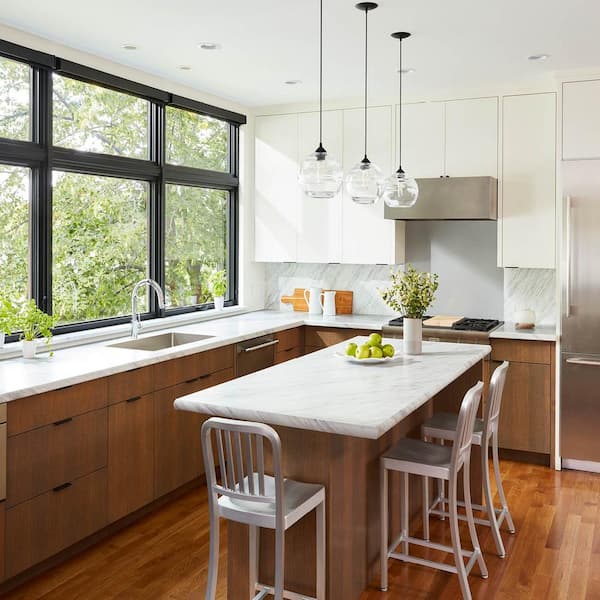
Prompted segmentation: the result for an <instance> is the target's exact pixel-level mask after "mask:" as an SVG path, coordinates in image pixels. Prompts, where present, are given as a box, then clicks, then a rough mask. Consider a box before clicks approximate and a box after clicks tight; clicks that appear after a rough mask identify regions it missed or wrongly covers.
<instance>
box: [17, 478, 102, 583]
mask: <svg viewBox="0 0 600 600" xmlns="http://www.w3.org/2000/svg"><path fill="white" fill-rule="evenodd" d="M106 507H107V502H106V469H101V470H99V471H96V472H94V473H91V474H90V475H87V476H86V477H81V478H80V479H76V480H75V481H73V482H71V483H70V485H69V486H66V487H63V488H62V489H57V490H53V491H50V492H47V493H45V494H42V495H41V496H36V497H35V498H33V499H32V500H28V501H27V502H22V503H21V504H19V505H18V506H15V507H13V508H9V509H8V510H7V511H6V547H7V548H10V551H9V552H7V553H6V575H7V576H8V577H12V576H13V575H16V574H17V573H20V572H21V571H23V570H25V569H27V568H28V567H30V566H32V565H34V564H36V563H38V562H41V561H42V560H44V559H46V558H48V557H50V556H52V555H53V554H56V553H57V552H60V551H61V550H63V549H64V548H67V547H68V546H70V545H72V544H74V543H75V542H77V541H79V540H81V539H83V538H85V537H87V536H88V535H91V534H92V533H94V532H95V531H98V530H99V529H101V528H102V527H104V525H106V523H107V518H106Z"/></svg>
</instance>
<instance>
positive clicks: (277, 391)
mask: <svg viewBox="0 0 600 600" xmlns="http://www.w3.org/2000/svg"><path fill="white" fill-rule="evenodd" d="M353 339H355V340H356V341H360V340H364V339H366V338H364V337H357V338H353ZM386 341H387V342H389V343H392V344H394V345H395V346H396V347H397V348H401V343H399V341H398V340H391V339H390V340H386ZM346 344H347V342H343V343H342V344H337V345H335V346H331V347H329V348H325V349H323V350H319V351H318V352H313V353H312V354H308V355H306V356H302V357H300V358H297V359H294V360H291V361H288V362H285V363H282V364H279V365H276V366H274V367H270V368H268V369H265V370H263V371H258V372H256V373H252V374H250V375H246V376H245V377H241V378H239V379H234V380H232V381H228V382H226V383H223V384H221V385H218V386H215V387H212V388H209V389H207V390H203V391H201V392H196V393H195V394H190V395H188V396H184V397H182V398H178V399H177V400H176V401H175V407H176V408H177V409H179V410H188V411H193V412H198V413H203V414H209V415H217V416H221V417H230V418H238V419H245V420H252V421H259V422H262V423H269V424H271V425H282V426H287V427H295V428H299V429H308V430H311V431H324V432H328V433H336V434H341V435H350V436H353V437H361V438H368V439H377V438H379V437H381V436H382V435H383V434H384V433H385V432H386V431H388V430H390V429H391V428H392V427H393V426H394V425H396V424H397V423H398V422H400V421H401V420H402V419H403V418H405V417H406V416H407V415H409V414H410V413H412V412H413V411H415V410H416V409H417V408H419V407H420V406H422V405H423V404H425V403H426V402H427V401H428V400H430V399H431V398H432V397H433V396H435V395H436V394H437V393H438V392H440V391H441V390H442V389H444V388H445V387H446V386H447V385H448V384H449V383H451V382H452V381H454V380H455V379H456V378H458V377H459V376H460V375H462V374H463V373H464V372H465V371H467V370H468V369H469V368H470V367H472V366H474V365H475V364H477V362H479V361H480V360H482V359H483V358H484V357H485V356H487V355H488V354H489V353H490V351H491V348H490V346H484V345H475V344H451V343H445V342H424V343H423V354H422V355H420V356H402V355H401V354H400V355H399V356H398V358H397V360H395V361H389V362H385V363H381V364H359V363H354V362H348V361H346V360H344V359H343V358H340V357H338V356H336V355H335V353H336V352H343V350H344V348H345V346H346Z"/></svg>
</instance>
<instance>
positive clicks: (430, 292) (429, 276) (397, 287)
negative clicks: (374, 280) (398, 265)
mask: <svg viewBox="0 0 600 600" xmlns="http://www.w3.org/2000/svg"><path fill="white" fill-rule="evenodd" d="M391 279H392V285H391V286H390V287H389V288H387V289H386V290H383V291H380V292H379V293H380V294H381V297H382V298H383V301H384V302H385V303H386V304H387V305H388V306H390V307H391V308H393V309H394V310H395V311H398V312H399V313H402V314H403V315H404V316H405V317H408V318H409V319H422V318H423V315H425V313H426V312H427V309H428V308H429V307H430V306H431V305H432V304H433V301H434V300H435V292H436V291H437V289H438V276H437V273H427V272H421V271H417V270H416V269H415V268H414V267H413V266H412V265H406V271H404V272H401V271H398V272H396V273H394V271H392V273H391Z"/></svg>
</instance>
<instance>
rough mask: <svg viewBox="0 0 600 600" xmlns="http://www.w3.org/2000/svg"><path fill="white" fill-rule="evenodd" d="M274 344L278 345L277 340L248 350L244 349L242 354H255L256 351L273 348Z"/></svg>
mask: <svg viewBox="0 0 600 600" xmlns="http://www.w3.org/2000/svg"><path fill="white" fill-rule="evenodd" d="M275 344H279V340H272V341H270V342H265V343H264V344H258V346H250V348H244V352H255V351H256V350H261V349H262V348H268V347H269V346H274V345H275Z"/></svg>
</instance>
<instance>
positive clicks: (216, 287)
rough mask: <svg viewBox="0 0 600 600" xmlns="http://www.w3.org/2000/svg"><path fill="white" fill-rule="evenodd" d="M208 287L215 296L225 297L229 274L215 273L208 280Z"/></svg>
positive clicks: (223, 272)
mask: <svg viewBox="0 0 600 600" xmlns="http://www.w3.org/2000/svg"><path fill="white" fill-rule="evenodd" d="M208 285H209V286H210V289H211V290H212V293H213V296H215V297H216V296H224V295H225V292H226V291H227V272H226V271H224V270H222V271H213V272H212V273H211V274H210V276H209V278H208Z"/></svg>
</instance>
